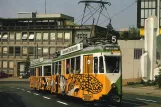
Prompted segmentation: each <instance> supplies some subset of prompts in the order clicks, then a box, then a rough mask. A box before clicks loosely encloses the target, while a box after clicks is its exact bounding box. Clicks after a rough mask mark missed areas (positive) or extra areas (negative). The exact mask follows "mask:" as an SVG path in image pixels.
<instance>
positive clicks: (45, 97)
mask: <svg viewBox="0 0 161 107" xmlns="http://www.w3.org/2000/svg"><path fill="white" fill-rule="evenodd" d="M43 98H46V99H51V98H49V97H46V96H43Z"/></svg>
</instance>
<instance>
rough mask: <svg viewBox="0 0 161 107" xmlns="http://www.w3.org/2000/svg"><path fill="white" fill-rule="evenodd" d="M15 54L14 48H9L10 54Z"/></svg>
mask: <svg viewBox="0 0 161 107" xmlns="http://www.w3.org/2000/svg"><path fill="white" fill-rule="evenodd" d="M13 53H14V47H9V54H12V55H13Z"/></svg>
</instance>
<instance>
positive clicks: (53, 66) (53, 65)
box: [52, 62, 55, 75]
mask: <svg viewBox="0 0 161 107" xmlns="http://www.w3.org/2000/svg"><path fill="white" fill-rule="evenodd" d="M52 68H53V69H52V70H53V72H52V75H53V74H55V62H54V63H53V64H52Z"/></svg>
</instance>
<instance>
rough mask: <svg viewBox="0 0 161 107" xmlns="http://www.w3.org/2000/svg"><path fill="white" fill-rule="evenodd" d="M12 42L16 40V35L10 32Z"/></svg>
mask: <svg viewBox="0 0 161 107" xmlns="http://www.w3.org/2000/svg"><path fill="white" fill-rule="evenodd" d="M10 40H15V34H14V32H10Z"/></svg>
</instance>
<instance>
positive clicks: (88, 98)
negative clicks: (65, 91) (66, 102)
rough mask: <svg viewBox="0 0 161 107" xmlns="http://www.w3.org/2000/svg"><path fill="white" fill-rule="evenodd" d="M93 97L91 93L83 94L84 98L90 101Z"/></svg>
mask: <svg viewBox="0 0 161 107" xmlns="http://www.w3.org/2000/svg"><path fill="white" fill-rule="evenodd" d="M91 98H92V95H91V94H83V99H84V100H85V101H90V100H91Z"/></svg>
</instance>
